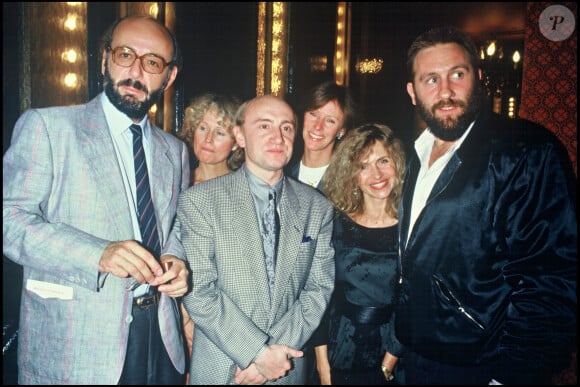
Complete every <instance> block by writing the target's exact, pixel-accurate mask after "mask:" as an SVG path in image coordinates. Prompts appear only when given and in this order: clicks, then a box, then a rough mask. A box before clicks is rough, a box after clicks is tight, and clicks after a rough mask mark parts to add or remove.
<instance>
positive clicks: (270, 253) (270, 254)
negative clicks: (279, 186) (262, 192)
mask: <svg viewBox="0 0 580 387" xmlns="http://www.w3.org/2000/svg"><path fill="white" fill-rule="evenodd" d="M262 224H263V226H264V252H265V253H266V270H267V272H268V285H270V294H272V293H273V291H274V273H275V272H276V245H277V240H278V227H279V226H278V225H279V221H278V212H277V211H276V191H274V190H270V192H269V193H268V204H267V205H266V208H265V209H264V212H263V214H262Z"/></svg>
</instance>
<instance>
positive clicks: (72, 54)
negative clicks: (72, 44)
mask: <svg viewBox="0 0 580 387" xmlns="http://www.w3.org/2000/svg"><path fill="white" fill-rule="evenodd" d="M61 58H62V60H64V61H66V62H69V63H75V62H76V61H77V58H78V55H77V52H76V51H75V50H74V49H72V48H71V49H70V50H66V51H65V52H63V53H62V54H61Z"/></svg>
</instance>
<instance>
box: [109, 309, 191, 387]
mask: <svg viewBox="0 0 580 387" xmlns="http://www.w3.org/2000/svg"><path fill="white" fill-rule="evenodd" d="M119 384H122V385H128V384H138V385H145V384H173V385H176V384H181V385H183V384H185V375H182V374H180V373H179V372H177V370H176V369H175V367H174V366H173V363H171V360H170V359H169V355H168V354H167V351H166V350H165V345H163V341H162V340H161V333H160V331H159V321H158V319H157V306H156V305H155V306H152V307H150V308H149V309H146V310H142V309H140V308H139V307H138V306H133V321H132V322H131V329H130V331H129V342H128V345H127V355H126V357H125V364H124V366H123V373H122V375H121V380H120V381H119Z"/></svg>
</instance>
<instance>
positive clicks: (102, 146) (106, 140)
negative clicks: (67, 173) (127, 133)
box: [78, 96, 133, 235]
mask: <svg viewBox="0 0 580 387" xmlns="http://www.w3.org/2000/svg"><path fill="white" fill-rule="evenodd" d="M78 127H79V132H78V133H79V144H80V146H82V147H83V148H84V154H85V155H86V157H87V163H88V168H89V173H90V174H91V176H92V177H93V179H94V181H95V187H98V189H100V190H102V191H103V196H104V197H106V198H107V199H108V200H105V203H104V204H105V205H106V206H107V208H108V211H107V212H108V213H109V214H111V225H110V226H111V227H116V228H117V230H118V231H117V232H116V233H117V234H118V235H127V230H131V234H132V230H133V226H132V224H131V217H130V216H128V214H129V213H130V210H129V203H128V202H127V197H126V195H125V185H124V183H123V177H122V173H121V167H120V165H119V162H118V160H117V158H116V157H112V155H115V154H116V152H115V148H114V145H113V139H112V138H111V134H110V132H109V127H108V125H107V121H106V119H105V113H104V112H103V110H102V107H101V103H100V96H97V97H96V98H94V99H93V100H92V101H90V102H89V103H87V104H86V110H85V112H84V114H83V115H82V116H81V117H80V123H79V125H78Z"/></svg>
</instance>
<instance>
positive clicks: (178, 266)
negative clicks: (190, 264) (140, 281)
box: [151, 254, 189, 297]
mask: <svg viewBox="0 0 580 387" xmlns="http://www.w3.org/2000/svg"><path fill="white" fill-rule="evenodd" d="M161 263H162V264H164V265H166V266H167V267H168V270H167V271H166V272H165V273H163V275H161V276H159V277H156V278H155V279H154V281H153V282H151V285H153V286H157V285H159V286H158V287H157V290H158V291H159V292H161V293H165V294H167V295H168V296H169V297H181V296H183V295H184V294H185V293H187V289H188V287H187V277H188V276H189V270H188V269H187V267H186V266H185V262H184V261H182V260H181V259H179V258H177V257H176V256H174V255H169V254H166V255H163V256H162V257H161ZM168 263H170V264H169V265H167V264H168Z"/></svg>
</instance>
